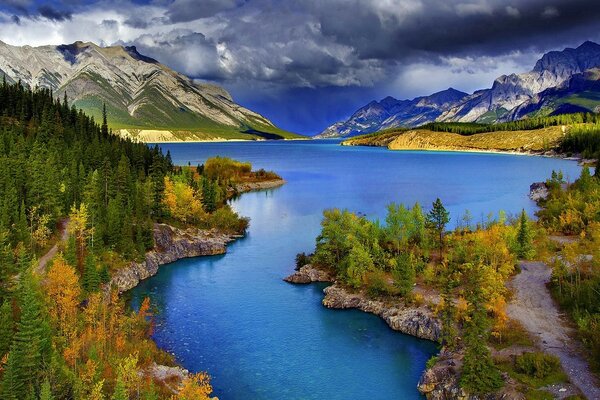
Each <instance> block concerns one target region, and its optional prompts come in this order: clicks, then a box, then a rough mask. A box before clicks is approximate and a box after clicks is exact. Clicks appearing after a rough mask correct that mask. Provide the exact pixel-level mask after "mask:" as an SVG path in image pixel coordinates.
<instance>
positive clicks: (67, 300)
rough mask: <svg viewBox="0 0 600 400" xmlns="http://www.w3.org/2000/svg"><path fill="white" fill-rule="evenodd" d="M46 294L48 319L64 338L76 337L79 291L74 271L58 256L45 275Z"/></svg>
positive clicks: (77, 279)
mask: <svg viewBox="0 0 600 400" xmlns="http://www.w3.org/2000/svg"><path fill="white" fill-rule="evenodd" d="M45 285H46V293H47V294H48V299H49V301H48V308H49V312H50V317H51V318H52V320H53V321H54V322H55V323H56V325H57V328H58V331H59V332H60V333H61V334H62V335H63V336H64V337H66V338H72V337H74V336H75V335H76V331H77V326H76V318H77V305H78V304H79V296H80V294H81V289H80V287H79V278H78V277H77V273H76V272H75V269H74V268H73V267H72V266H70V265H69V264H67V263H66V261H65V259H64V258H63V256H62V254H59V255H58V256H57V257H56V259H55V260H54V262H53V263H52V267H51V268H50V270H49V271H48V274H47V275H46V282H45Z"/></svg>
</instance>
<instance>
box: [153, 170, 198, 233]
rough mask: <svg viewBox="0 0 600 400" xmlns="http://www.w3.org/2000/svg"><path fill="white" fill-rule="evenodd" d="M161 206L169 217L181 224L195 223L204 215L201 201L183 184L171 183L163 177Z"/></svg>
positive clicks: (192, 190) (167, 178)
mask: <svg viewBox="0 0 600 400" xmlns="http://www.w3.org/2000/svg"><path fill="white" fill-rule="evenodd" d="M163 204H164V205H165V206H166V208H167V210H168V211H169V213H170V214H171V216H172V217H173V218H175V219H178V220H180V221H181V222H184V223H186V222H197V221H199V220H200V219H201V218H202V216H203V215H204V211H203V208H202V200H201V196H200V194H199V193H195V192H194V189H192V188H191V187H190V186H189V185H187V184H186V183H185V182H178V181H173V180H172V179H171V178H170V177H168V176H165V192H164V197H163Z"/></svg>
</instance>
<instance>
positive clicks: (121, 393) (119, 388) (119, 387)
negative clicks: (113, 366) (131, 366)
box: [110, 377, 129, 400]
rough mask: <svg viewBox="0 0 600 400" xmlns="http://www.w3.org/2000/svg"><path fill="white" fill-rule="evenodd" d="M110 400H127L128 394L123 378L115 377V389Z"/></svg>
mask: <svg viewBox="0 0 600 400" xmlns="http://www.w3.org/2000/svg"><path fill="white" fill-rule="evenodd" d="M110 399H111V400H129V395H128V394H127V388H126V387H125V383H124V382H123V379H121V378H120V377H119V378H117V384H116V385H115V391H114V392H113V395H112V396H111V398H110Z"/></svg>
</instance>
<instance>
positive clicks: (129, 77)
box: [0, 42, 290, 139]
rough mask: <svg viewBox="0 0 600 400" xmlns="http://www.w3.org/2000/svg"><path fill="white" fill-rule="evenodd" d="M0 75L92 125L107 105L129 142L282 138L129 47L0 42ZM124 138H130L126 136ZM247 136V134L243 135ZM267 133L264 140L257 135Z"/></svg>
mask: <svg viewBox="0 0 600 400" xmlns="http://www.w3.org/2000/svg"><path fill="white" fill-rule="evenodd" d="M0 74H3V75H5V76H6V79H7V81H8V82H16V81H18V80H20V81H21V82H22V83H23V84H24V85H26V86H29V87H36V86H39V87H47V88H51V89H52V90H53V91H54V93H55V96H60V98H61V99H62V96H63V95H64V94H65V93H66V94H67V97H68V99H69V102H71V103H72V104H74V105H75V106H77V107H78V108H81V109H83V110H84V111H85V112H86V113H88V114H90V115H92V116H94V117H95V118H96V119H98V118H101V116H102V106H103V104H104V103H106V108H107V114H108V120H109V124H110V126H111V127H112V128H116V129H118V128H130V129H128V130H125V131H121V133H122V134H124V135H129V136H131V135H132V133H133V134H136V133H139V130H143V129H150V130H160V131H164V130H167V131H169V130H170V131H172V132H177V133H178V134H179V136H180V137H183V138H184V139H185V136H186V134H189V135H194V134H197V133H203V134H205V135H208V136H210V135H211V134H218V136H223V137H228V136H239V137H241V138H248V139H252V138H257V137H260V136H266V137H268V138H269V137H270V135H269V134H275V137H279V136H282V137H288V136H290V135H289V134H288V133H287V132H284V131H282V130H280V129H278V128H277V127H276V126H275V125H274V124H273V123H271V121H269V120H268V119H267V118H265V117H263V116H262V115H260V114H258V113H255V112H253V111H251V110H248V109H246V108H244V107H242V106H240V105H238V104H236V103H235V102H234V101H233V99H232V97H231V95H230V94H229V93H228V92H227V91H226V90H225V89H223V88H221V87H219V86H217V85H213V84H208V83H198V82H196V81H194V80H192V79H190V78H188V77H186V76H184V75H182V74H179V73H177V72H176V71H173V70H172V69H170V68H168V67H167V66H165V65H163V64H161V63H160V62H158V61H156V60H154V59H152V58H149V57H146V56H144V55H142V54H140V53H139V52H138V51H137V49H136V48H135V47H123V46H113V47H100V46H97V45H95V44H93V43H83V42H75V43H73V44H68V45H61V46H41V47H30V46H23V47H17V46H10V45H8V44H5V43H2V42H0ZM130 131H131V132H130ZM246 132H247V133H246ZM263 133H266V135H263Z"/></svg>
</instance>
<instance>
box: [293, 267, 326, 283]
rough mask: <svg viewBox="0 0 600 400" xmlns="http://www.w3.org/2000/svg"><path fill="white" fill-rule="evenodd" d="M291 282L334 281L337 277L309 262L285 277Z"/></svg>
mask: <svg viewBox="0 0 600 400" xmlns="http://www.w3.org/2000/svg"><path fill="white" fill-rule="evenodd" d="M283 280H284V281H286V282H289V283H312V282H333V281H334V280H335V278H334V277H333V275H331V274H330V273H329V272H327V271H323V270H320V269H318V268H315V267H313V266H312V265H311V264H307V265H305V266H304V267H302V268H300V269H299V270H298V271H296V272H294V273H293V274H291V275H290V276H288V277H286V278H283Z"/></svg>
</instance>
